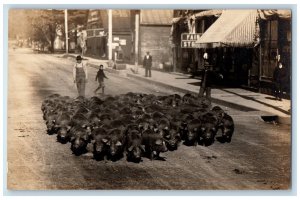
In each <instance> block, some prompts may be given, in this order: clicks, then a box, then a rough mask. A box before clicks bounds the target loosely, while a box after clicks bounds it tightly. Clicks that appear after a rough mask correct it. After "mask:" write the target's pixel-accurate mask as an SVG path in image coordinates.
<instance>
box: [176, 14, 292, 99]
mask: <svg viewBox="0 0 300 200" xmlns="http://www.w3.org/2000/svg"><path fill="white" fill-rule="evenodd" d="M212 13H214V14H212ZM217 13H220V11H219V10H210V11H202V12H199V13H196V14H192V15H189V16H186V17H185V18H184V19H183V18H182V17H181V18H174V19H176V23H174V24H175V25H174V26H173V27H174V28H177V30H180V27H181V30H182V29H183V28H182V27H184V29H185V30H182V31H181V33H180V34H181V35H182V33H184V31H185V32H186V33H200V34H201V37H200V38H199V39H198V40H197V42H196V45H194V48H182V47H180V46H179V44H178V43H177V44H176V42H174V44H175V47H177V48H179V50H178V51H177V52H175V53H174V54H175V55H177V56H178V55H180V56H178V57H181V59H178V60H177V67H178V68H179V69H181V70H183V71H189V70H191V69H192V71H193V70H199V69H201V68H203V54H204V53H208V55H209V56H208V60H209V62H210V64H211V65H212V66H214V69H215V70H217V71H220V72H221V73H223V74H224V81H223V82H222V83H221V84H222V86H237V87H248V88H251V89H253V90H256V91H261V92H263V93H271V91H272V76H273V71H274V68H275V66H276V64H277V62H278V57H280V60H281V61H282V62H283V63H284V65H285V67H286V68H287V71H288V74H287V77H285V78H286V84H285V87H284V88H285V89H284V92H285V93H286V94H287V96H288V95H289V88H290V73H289V72H290V68H291V67H290V66H291V11H290V10H223V11H221V14H219V15H218V14H217ZM193 20H194V21H195V23H194V24H195V25H194V27H195V28H191V27H193V26H191V25H193ZM174 21H175V20H174ZM180 21H182V22H181V24H185V26H182V25H181V26H180ZM178 27H179V28H178ZM177 34H178V33H177ZM174 35H175V36H176V34H173V37H172V38H173V40H174V39H175V40H174V41H176V37H174ZM176 53H177V54H176ZM183 66H185V67H183Z"/></svg>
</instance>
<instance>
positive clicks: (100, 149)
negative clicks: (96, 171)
mask: <svg viewBox="0 0 300 200" xmlns="http://www.w3.org/2000/svg"><path fill="white" fill-rule="evenodd" d="M102 150H103V145H102V144H95V152H96V153H101V152H102Z"/></svg>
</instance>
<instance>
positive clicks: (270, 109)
mask: <svg viewBox="0 0 300 200" xmlns="http://www.w3.org/2000/svg"><path fill="white" fill-rule="evenodd" d="M69 56H72V57H75V56H76V55H70V54H69ZM84 58H86V59H88V63H89V65H90V66H92V67H93V66H94V67H95V66H99V64H100V63H101V64H103V65H104V68H105V69H106V70H107V71H109V72H111V73H117V74H122V75H124V74H125V75H127V77H130V78H134V79H138V80H140V81H145V82H148V83H151V84H156V85H159V86H163V87H166V88H170V89H172V90H175V91H178V92H183V93H192V94H196V95H197V94H198V92H199V80H198V79H194V78H190V77H189V75H185V74H180V73H167V72H160V71H156V70H152V77H151V78H149V77H145V69H144V68H142V67H141V66H139V68H138V73H137V74H135V73H133V71H132V69H134V65H127V69H126V70H113V69H110V68H108V67H107V66H108V61H107V60H97V59H93V58H88V57H84ZM211 94H212V101H213V103H217V104H220V105H223V106H226V107H232V108H235V109H239V110H243V111H257V113H258V115H261V116H278V121H279V122H280V123H284V124H291V115H290V111H289V110H290V109H291V101H290V100H286V99H283V100H282V101H276V100H274V98H273V96H270V95H266V94H261V93H256V92H251V91H248V90H245V89H241V88H226V89H212V92H211Z"/></svg>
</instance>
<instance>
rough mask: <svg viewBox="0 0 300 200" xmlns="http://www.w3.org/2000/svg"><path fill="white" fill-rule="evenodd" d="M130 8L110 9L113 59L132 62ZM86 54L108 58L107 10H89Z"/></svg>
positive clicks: (131, 20)
mask: <svg viewBox="0 0 300 200" xmlns="http://www.w3.org/2000/svg"><path fill="white" fill-rule="evenodd" d="M132 16H133V15H132V11H130V10H113V11H112V23H113V25H112V36H113V38H112V40H113V41H112V42H113V55H114V56H113V59H115V56H116V59H117V60H120V61H122V62H132V61H133V59H134V54H133V48H134V46H133V43H134V40H133V30H132V27H133V20H134V19H133V18H132ZM86 31H87V52H86V53H87V54H89V55H94V56H97V57H101V58H104V59H107V58H108V47H107V41H108V10H90V11H89V15H88V21H87V30H86Z"/></svg>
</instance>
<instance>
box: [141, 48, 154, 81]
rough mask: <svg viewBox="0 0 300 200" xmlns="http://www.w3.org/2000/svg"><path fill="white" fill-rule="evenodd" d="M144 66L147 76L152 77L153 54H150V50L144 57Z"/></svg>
mask: <svg viewBox="0 0 300 200" xmlns="http://www.w3.org/2000/svg"><path fill="white" fill-rule="evenodd" d="M143 66H144V67H145V76H146V77H148V72H149V77H151V67H152V56H151V55H150V53H149V51H147V55H145V57H144V61H143Z"/></svg>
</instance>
